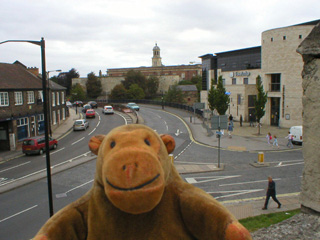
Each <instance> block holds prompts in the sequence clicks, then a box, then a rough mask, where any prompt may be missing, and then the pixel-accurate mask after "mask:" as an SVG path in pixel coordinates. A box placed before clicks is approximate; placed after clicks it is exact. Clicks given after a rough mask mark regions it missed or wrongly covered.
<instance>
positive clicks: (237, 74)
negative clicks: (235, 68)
mask: <svg viewBox="0 0 320 240" xmlns="http://www.w3.org/2000/svg"><path fill="white" fill-rule="evenodd" d="M249 76H250V72H248V71H245V72H236V77H249Z"/></svg>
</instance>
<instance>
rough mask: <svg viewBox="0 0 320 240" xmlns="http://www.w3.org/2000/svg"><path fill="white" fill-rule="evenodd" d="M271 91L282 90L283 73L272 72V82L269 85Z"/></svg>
mask: <svg viewBox="0 0 320 240" xmlns="http://www.w3.org/2000/svg"><path fill="white" fill-rule="evenodd" d="M269 89H270V91H271V92H280V90H281V74H280V73H276V74H271V84H270V87H269Z"/></svg>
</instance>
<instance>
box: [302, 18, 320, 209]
mask: <svg viewBox="0 0 320 240" xmlns="http://www.w3.org/2000/svg"><path fill="white" fill-rule="evenodd" d="M297 52H298V53H300V54H301V55H302V57H303V61H304V67H303V71H302V78H303V82H302V87H303V97H302V104H303V156H304V161H305V166H304V171H303V179H302V189H301V190H302V191H301V206H302V210H304V211H308V212H309V211H311V212H317V213H320V187H319V186H320V150H319V136H320V128H319V126H320V114H319V111H320V100H319V93H320V71H319V69H320V25H319V24H318V25H317V26H316V27H314V29H313V30H312V32H311V33H310V34H309V35H308V37H307V38H306V39H305V40H304V41H303V42H302V43H301V45H300V46H299V48H298V49H297Z"/></svg>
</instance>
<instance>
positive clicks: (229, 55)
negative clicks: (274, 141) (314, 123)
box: [200, 20, 320, 127]
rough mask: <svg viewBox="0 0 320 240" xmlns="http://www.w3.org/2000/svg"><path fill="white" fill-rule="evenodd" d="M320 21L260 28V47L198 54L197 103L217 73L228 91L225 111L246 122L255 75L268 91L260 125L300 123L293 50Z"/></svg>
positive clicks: (299, 81) (298, 62)
mask: <svg viewBox="0 0 320 240" xmlns="http://www.w3.org/2000/svg"><path fill="white" fill-rule="evenodd" d="M319 21H320V20H316V21H311V22H307V23H301V24H297V25H293V26H288V27H282V28H276V29H271V30H267V31H264V32H263V33H262V35H261V47H260V46H258V47H252V48H246V49H239V50H234V51H228V52H222V53H216V54H215V55H213V54H206V55H203V56H200V58H201V59H202V66H203V70H202V71H203V91H202V92H201V102H205V103H207V94H208V90H209V89H210V87H211V80H212V79H213V80H214V81H215V80H216V79H217V78H218V77H219V76H220V75H221V76H222V77H223V79H224V83H225V87H226V90H227V91H228V92H230V93H231V95H230V97H231V99H230V100H231V102H230V107H229V110H228V112H227V114H232V115H233V116H234V119H235V120H239V118H240V115H242V116H243V118H244V120H245V121H248V118H249V114H250V113H254V104H253V101H254V97H255V96H256V95H257V91H256V89H255V83H256V77H257V76H258V75H260V76H261V79H262V81H263V86H264V90H265V92H268V101H267V104H266V114H265V116H264V117H263V118H262V119H261V122H262V123H263V124H267V125H275V126H281V127H291V126H294V125H302V101H301V99H302V93H303V91H302V77H301V71H302V67H303V61H302V58H301V56H300V55H299V54H298V53H297V52H296V49H297V47H298V46H299V44H300V43H301V42H302V41H303V39H304V38H305V37H306V36H307V35H308V34H309V33H310V32H311V30H312V29H313V28H314V26H315V25H316V24H317V23H318V22H319Z"/></svg>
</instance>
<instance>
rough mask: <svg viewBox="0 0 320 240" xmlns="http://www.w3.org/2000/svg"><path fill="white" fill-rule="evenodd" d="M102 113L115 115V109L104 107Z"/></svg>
mask: <svg viewBox="0 0 320 240" xmlns="http://www.w3.org/2000/svg"><path fill="white" fill-rule="evenodd" d="M102 112H103V113H104V114H114V111H113V107H112V106H109V105H107V106H104V107H103V110H102Z"/></svg>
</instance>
